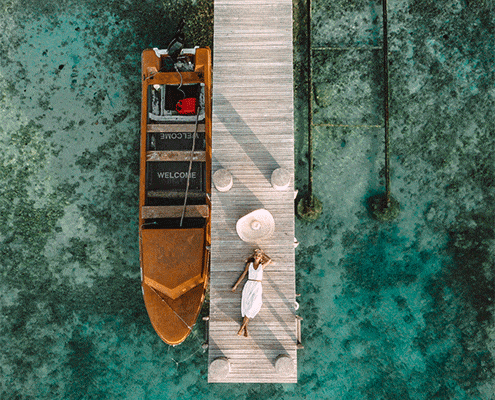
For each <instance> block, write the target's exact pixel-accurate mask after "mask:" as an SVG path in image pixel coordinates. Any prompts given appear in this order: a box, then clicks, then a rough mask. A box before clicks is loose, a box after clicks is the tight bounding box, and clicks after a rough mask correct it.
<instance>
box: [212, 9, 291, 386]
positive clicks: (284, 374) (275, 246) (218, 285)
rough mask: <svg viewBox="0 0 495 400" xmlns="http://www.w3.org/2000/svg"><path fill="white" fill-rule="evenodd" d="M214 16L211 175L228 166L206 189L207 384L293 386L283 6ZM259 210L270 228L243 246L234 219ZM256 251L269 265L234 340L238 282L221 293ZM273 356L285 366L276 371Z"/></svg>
mask: <svg viewBox="0 0 495 400" xmlns="http://www.w3.org/2000/svg"><path fill="white" fill-rule="evenodd" d="M214 18H215V19H214V27H215V29H214V51H213V56H214V68H213V126H212V149H213V150H212V151H213V153H212V172H213V173H214V172H215V171H217V170H219V169H226V170H228V171H229V172H230V173H231V174H232V176H233V187H232V188H231V189H230V190H229V191H227V192H219V191H217V190H215V189H214V188H213V189H212V220H211V236H212V237H211V239H212V246H211V266H210V320H209V373H208V381H209V382H287V383H295V382H297V347H298V318H297V316H296V311H295V308H294V305H295V295H296V294H295V293H296V292H295V257H294V179H293V177H294V127H293V63H292V1H290V0H263V1H260V0H215V15H214ZM277 168H284V169H286V170H287V171H288V172H289V173H290V176H291V182H290V184H289V187H288V188H287V189H286V190H276V189H274V188H273V187H272V185H271V175H272V172H273V171H274V170H276V169H277ZM260 208H265V209H267V210H268V211H270V212H271V214H272V215H273V217H274V219H275V232H274V234H273V235H272V236H271V237H270V238H268V239H266V240H263V241H261V242H259V243H258V244H253V243H246V242H243V241H242V240H241V239H240V238H239V236H238V235H237V232H236V222H237V220H238V219H239V218H241V217H242V216H244V215H246V214H248V213H249V212H251V211H254V210H256V209H260ZM257 247H260V248H262V249H263V250H264V251H265V252H266V254H267V255H269V256H270V257H271V258H272V260H273V264H270V265H269V266H268V267H267V268H266V269H265V272H264V279H263V307H262V309H261V311H260V313H259V314H258V315H257V316H256V317H255V318H254V319H252V320H251V321H250V323H249V333H250V337H249V338H245V337H239V336H237V331H238V329H239V327H240V322H241V320H242V317H241V314H240V304H241V292H242V287H243V285H242V284H241V285H239V288H238V289H237V291H236V292H235V293H232V291H231V288H232V286H233V284H234V283H235V282H236V280H237V278H238V277H239V275H240V274H241V273H242V271H243V269H244V265H245V260H246V258H247V257H248V256H249V255H251V254H252V251H253V249H255V248H257ZM281 355H282V356H286V359H285V361H287V356H288V357H290V358H288V359H289V360H291V363H290V364H291V365H293V369H292V370H291V368H290V367H289V368H288V369H287V370H285V371H281V370H280V369H278V368H279V367H280V363H279V364H278V367H277V368H276V360H277V358H278V357H279V356H281ZM222 357H223V359H222ZM217 359H220V360H225V361H226V360H228V363H229V365H230V372H228V373H227V374H226V375H225V374H222V367H224V366H225V365H226V363H225V361H223V364H222V363H218V362H214V361H215V360H217ZM212 363H213V364H212ZM219 365H220V368H218V366H219ZM212 366H213V367H212ZM224 372H225V371H224Z"/></svg>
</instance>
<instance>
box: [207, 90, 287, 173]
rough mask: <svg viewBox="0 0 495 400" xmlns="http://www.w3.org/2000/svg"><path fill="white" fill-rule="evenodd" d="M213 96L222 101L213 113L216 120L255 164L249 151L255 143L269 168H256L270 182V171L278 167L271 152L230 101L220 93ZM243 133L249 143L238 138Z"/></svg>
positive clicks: (255, 162)
mask: <svg viewBox="0 0 495 400" xmlns="http://www.w3.org/2000/svg"><path fill="white" fill-rule="evenodd" d="M215 97H216V98H217V100H218V101H219V102H221V103H222V112H221V113H218V114H215V116H216V117H217V118H218V120H219V121H220V122H221V123H222V124H223V125H224V126H225V127H226V128H227V130H228V132H229V133H230V134H231V135H232V137H233V138H234V139H235V140H236V141H237V143H238V144H239V145H240V146H241V147H242V149H243V150H244V153H246V154H247V155H248V157H249V158H250V159H251V161H252V162H253V164H254V165H256V166H257V161H256V160H253V158H252V157H251V155H250V153H252V147H253V145H255V146H256V147H257V150H256V153H258V154H261V155H262V156H263V158H264V159H266V160H267V164H268V166H270V168H269V169H268V170H267V171H264V172H263V171H262V170H261V169H259V167H258V166H257V167H258V170H259V171H260V173H261V174H262V175H263V176H264V177H265V179H266V180H267V181H268V182H270V180H271V172H272V171H274V170H275V169H277V168H279V167H280V165H279V164H278V162H277V161H276V160H275V159H274V158H273V156H272V154H271V153H270V152H269V151H268V149H267V148H266V146H265V145H264V144H263V143H262V142H261V141H260V140H259V138H258V136H257V135H256V133H255V132H253V131H252V129H251V127H250V126H249V125H248V124H247V123H246V121H245V120H244V119H243V118H242V117H241V116H240V115H239V113H238V112H237V110H236V109H235V108H234V107H233V106H232V103H231V102H230V101H229V100H228V99H227V98H226V97H225V96H224V95H222V94H221V93H218V94H215ZM239 131H242V132H247V133H245V134H239V133H238V132H239ZM243 135H249V136H250V139H252V140H250V143H249V144H247V143H245V142H244V141H242V140H240V139H241V137H242V136H243Z"/></svg>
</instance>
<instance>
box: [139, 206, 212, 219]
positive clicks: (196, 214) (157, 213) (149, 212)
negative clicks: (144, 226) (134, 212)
mask: <svg viewBox="0 0 495 400" xmlns="http://www.w3.org/2000/svg"><path fill="white" fill-rule="evenodd" d="M182 209H183V206H144V207H142V208H141V214H142V218H143V219H150V218H180V217H181V216H182ZM208 213H209V210H208V206H207V205H206V204H201V205H190V206H186V212H185V216H186V217H188V218H208Z"/></svg>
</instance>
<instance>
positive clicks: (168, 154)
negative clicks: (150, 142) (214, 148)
mask: <svg viewBox="0 0 495 400" xmlns="http://www.w3.org/2000/svg"><path fill="white" fill-rule="evenodd" d="M192 159H193V161H203V162H204V161H206V152H205V151H195V152H194V153H193V157H192ZM190 160H191V152H190V151H176V150H161V151H147V152H146V161H190Z"/></svg>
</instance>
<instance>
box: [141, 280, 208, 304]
mask: <svg viewBox="0 0 495 400" xmlns="http://www.w3.org/2000/svg"><path fill="white" fill-rule="evenodd" d="M204 280H205V278H204V276H202V275H196V276H195V277H193V278H191V279H189V280H187V281H185V282H183V283H181V284H180V285H179V286H177V287H175V288H173V289H170V288H168V287H166V286H165V285H162V284H161V283H158V282H157V281H155V280H153V279H151V278H148V277H147V276H145V277H144V283H145V284H146V285H148V286H149V287H151V288H153V289H155V290H157V291H158V292H161V293H163V294H164V295H166V296H167V297H170V298H171V299H172V300H175V299H177V298H179V297H180V296H182V295H183V294H184V293H186V292H188V291H189V290H191V289H193V288H195V287H196V286H198V285H199V284H201V283H203V282H204Z"/></svg>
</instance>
